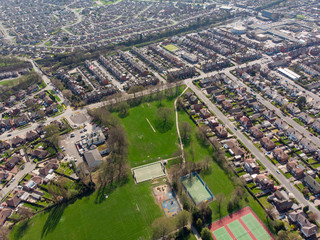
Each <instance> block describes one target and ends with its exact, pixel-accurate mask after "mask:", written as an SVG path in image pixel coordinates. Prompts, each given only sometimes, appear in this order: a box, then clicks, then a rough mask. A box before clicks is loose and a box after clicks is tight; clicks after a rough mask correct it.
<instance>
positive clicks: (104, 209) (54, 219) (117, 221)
mask: <svg viewBox="0 0 320 240" xmlns="http://www.w3.org/2000/svg"><path fill="white" fill-rule="evenodd" d="M102 198H103V201H102V202H101V203H97V199H99V197H98V194H97V193H94V194H92V195H90V196H89V197H84V198H82V199H80V200H77V201H76V202H75V203H74V204H71V205H69V206H67V207H66V208H65V209H58V210H57V209H56V210H55V211H54V210H51V212H49V213H41V214H39V215H36V216H35V217H34V218H32V220H30V222H29V224H28V226H27V227H25V226H24V225H23V224H21V223H20V224H18V225H17V226H16V227H15V228H14V229H13V231H12V234H11V239H24V240H29V239H30V240H33V239H53V240H56V239H60V240H63V239H66V240H70V239H77V240H78V239H105V240H114V239H128V240H130V239H132V240H135V239H150V238H151V236H152V229H151V223H152V222H153V221H154V219H155V218H158V217H160V216H163V215H164V214H163V212H162V211H161V209H160V207H159V206H158V205H157V204H156V203H155V201H154V198H153V196H152V190H151V184H150V182H145V183H140V184H134V183H133V180H132V179H130V182H129V183H127V184H125V185H124V186H122V187H119V188H117V189H116V190H115V191H114V192H112V193H111V194H110V195H109V198H108V199H105V198H104V196H102ZM49 224H50V225H49ZM44 232H46V233H47V234H44V236H43V237H42V238H41V235H42V233H44Z"/></svg>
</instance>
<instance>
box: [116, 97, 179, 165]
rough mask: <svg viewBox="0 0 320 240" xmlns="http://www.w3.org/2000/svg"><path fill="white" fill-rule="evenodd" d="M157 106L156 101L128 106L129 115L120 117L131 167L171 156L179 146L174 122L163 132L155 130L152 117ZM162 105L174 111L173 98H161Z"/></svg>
mask: <svg viewBox="0 0 320 240" xmlns="http://www.w3.org/2000/svg"><path fill="white" fill-rule="evenodd" d="M158 106H159V102H158V101H153V102H150V103H142V104H140V105H139V106H137V107H132V108H130V110H129V111H130V113H129V115H128V116H127V117H124V118H122V119H121V122H122V124H123V126H124V127H125V129H126V132H127V134H128V139H129V155H128V161H129V163H130V165H131V167H136V166H139V165H143V164H146V163H150V162H154V161H157V160H159V159H167V158H171V157H172V155H173V153H174V152H175V151H176V150H177V149H178V147H179V145H178V143H179V142H178V135H177V129H176V125H175V124H173V126H172V128H171V129H170V130H169V131H167V132H165V133H160V132H159V131H158V130H157V128H156V126H155V119H154V117H155V112H156V110H157V108H158ZM162 106H163V107H170V108H171V109H172V111H174V99H173V100H163V101H162ZM115 114H116V113H115ZM173 115H174V114H173ZM146 118H148V119H149V121H150V123H151V124H152V126H153V128H154V129H155V130H156V132H154V131H153V130H152V128H151V126H150V125H149V123H148V122H147V120H146ZM174 123H175V119H174Z"/></svg>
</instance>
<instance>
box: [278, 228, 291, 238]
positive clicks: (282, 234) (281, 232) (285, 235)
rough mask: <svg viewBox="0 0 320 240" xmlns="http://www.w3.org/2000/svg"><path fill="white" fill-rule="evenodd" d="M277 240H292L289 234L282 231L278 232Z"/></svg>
mask: <svg viewBox="0 0 320 240" xmlns="http://www.w3.org/2000/svg"><path fill="white" fill-rule="evenodd" d="M277 240H290V239H289V236H288V232H287V231H284V230H281V231H279V232H278V235H277Z"/></svg>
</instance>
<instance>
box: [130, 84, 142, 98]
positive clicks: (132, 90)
mask: <svg viewBox="0 0 320 240" xmlns="http://www.w3.org/2000/svg"><path fill="white" fill-rule="evenodd" d="M143 90H144V86H142V85H139V86H132V87H131V88H130V89H129V90H128V93H129V94H131V93H133V94H135V93H137V92H141V91H143ZM134 96H135V95H134Z"/></svg>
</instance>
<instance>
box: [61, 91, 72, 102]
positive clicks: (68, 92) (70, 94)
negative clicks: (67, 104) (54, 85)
mask: <svg viewBox="0 0 320 240" xmlns="http://www.w3.org/2000/svg"><path fill="white" fill-rule="evenodd" d="M62 95H63V96H65V97H66V98H67V99H69V100H70V99H71V97H72V92H71V90H69V89H65V90H63V91H62Z"/></svg>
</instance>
